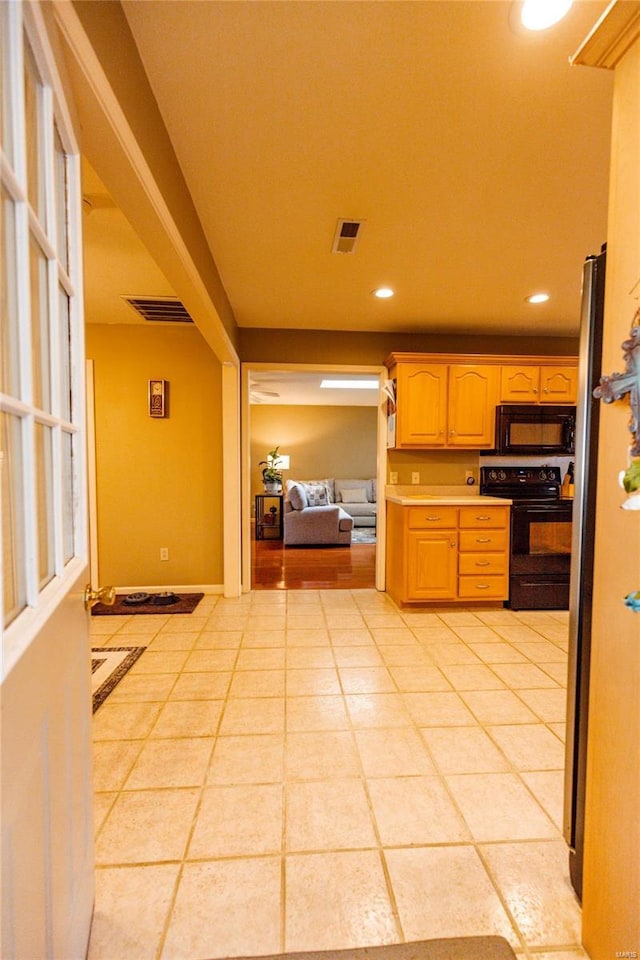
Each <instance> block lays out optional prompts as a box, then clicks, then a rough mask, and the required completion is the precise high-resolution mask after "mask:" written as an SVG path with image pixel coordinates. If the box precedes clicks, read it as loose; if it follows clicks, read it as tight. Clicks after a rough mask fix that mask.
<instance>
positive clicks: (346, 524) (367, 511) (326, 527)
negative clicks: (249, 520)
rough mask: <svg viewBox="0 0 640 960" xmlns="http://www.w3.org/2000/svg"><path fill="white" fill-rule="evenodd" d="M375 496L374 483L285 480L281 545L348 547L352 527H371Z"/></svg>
mask: <svg viewBox="0 0 640 960" xmlns="http://www.w3.org/2000/svg"><path fill="white" fill-rule="evenodd" d="M375 496H376V482H375V480H351V479H349V480H334V479H333V478H327V479H324V480H288V481H287V483H286V487H285V499H284V543H285V545H286V546H296V545H298V546H302V545H305V544H308V545H314V544H339V545H343V546H349V545H350V544H351V531H352V529H353V527H354V526H375V523H376V511H377V504H376V502H375ZM371 498H373V499H371Z"/></svg>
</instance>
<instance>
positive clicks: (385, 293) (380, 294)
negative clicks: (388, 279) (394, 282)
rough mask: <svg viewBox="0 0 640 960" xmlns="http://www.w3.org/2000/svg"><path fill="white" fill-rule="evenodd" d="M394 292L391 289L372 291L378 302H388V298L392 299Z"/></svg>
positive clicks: (383, 288) (382, 288) (381, 288)
mask: <svg viewBox="0 0 640 960" xmlns="http://www.w3.org/2000/svg"><path fill="white" fill-rule="evenodd" d="M394 294H395V290H392V289H391V287H378V289H377V290H374V291H373V295H374V297H377V298H378V300H388V299H389V297H393V296H394Z"/></svg>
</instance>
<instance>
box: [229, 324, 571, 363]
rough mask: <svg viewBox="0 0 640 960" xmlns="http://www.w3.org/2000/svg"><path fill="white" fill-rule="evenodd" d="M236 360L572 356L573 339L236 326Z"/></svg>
mask: <svg viewBox="0 0 640 960" xmlns="http://www.w3.org/2000/svg"><path fill="white" fill-rule="evenodd" d="M239 337H240V358H241V360H242V361H243V362H246V361H254V362H262V363H347V364H352V363H355V364H364V363H369V364H373V363H375V364H381V363H383V362H384V360H385V359H386V357H388V356H389V354H390V353H394V352H395V353H403V352H414V353H477V354H479V355H486V354H490V353H493V354H507V355H509V354H511V355H513V356H556V355H557V356H572V357H575V356H576V355H577V353H578V340H577V339H576V338H572V337H507V336H504V337H488V336H487V337H481V336H465V337H461V336H459V335H456V334H449V335H444V334H435V335H434V334H418V333H413V334H412V333H350V332H346V333H339V332H336V331H331V334H330V335H327V333H326V331H323V330H258V329H255V328H246V327H245V328H241V329H240V330H239Z"/></svg>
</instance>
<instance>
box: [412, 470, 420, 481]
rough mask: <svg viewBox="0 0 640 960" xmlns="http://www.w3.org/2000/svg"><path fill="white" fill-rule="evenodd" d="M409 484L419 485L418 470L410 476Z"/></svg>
mask: <svg viewBox="0 0 640 960" xmlns="http://www.w3.org/2000/svg"><path fill="white" fill-rule="evenodd" d="M411 483H420V473H419V471H418V470H414V471H413V473H412V474H411Z"/></svg>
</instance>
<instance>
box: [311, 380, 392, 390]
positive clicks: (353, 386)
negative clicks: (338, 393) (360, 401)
mask: <svg viewBox="0 0 640 960" xmlns="http://www.w3.org/2000/svg"><path fill="white" fill-rule="evenodd" d="M378 385H379V384H378V381H377V380H322V381H321V383H320V386H321V387H324V388H325V389H329V390H377V389H378Z"/></svg>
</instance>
